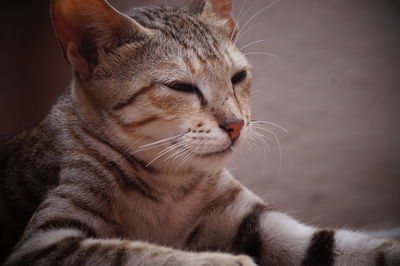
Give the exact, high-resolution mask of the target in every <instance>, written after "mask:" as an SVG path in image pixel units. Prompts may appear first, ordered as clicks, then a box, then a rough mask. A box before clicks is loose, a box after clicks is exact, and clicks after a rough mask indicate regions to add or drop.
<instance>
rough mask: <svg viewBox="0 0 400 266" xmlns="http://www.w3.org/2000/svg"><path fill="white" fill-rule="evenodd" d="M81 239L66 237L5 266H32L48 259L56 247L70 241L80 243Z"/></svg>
mask: <svg viewBox="0 0 400 266" xmlns="http://www.w3.org/2000/svg"><path fill="white" fill-rule="evenodd" d="M82 240H83V238H81V237H67V238H64V239H62V240H60V241H58V242H56V243H53V244H51V245H50V246H48V247H45V248H43V249H39V250H34V251H32V252H30V253H28V254H25V255H23V256H21V257H19V258H18V259H17V262H16V263H11V264H6V265H7V266H14V265H15V266H17V265H34V264H35V263H36V262H38V261H39V260H41V259H43V258H45V257H48V256H49V255H50V254H52V253H53V252H55V251H57V250H58V247H59V245H60V244H62V243H64V242H67V243H70V241H78V242H79V241H82Z"/></svg>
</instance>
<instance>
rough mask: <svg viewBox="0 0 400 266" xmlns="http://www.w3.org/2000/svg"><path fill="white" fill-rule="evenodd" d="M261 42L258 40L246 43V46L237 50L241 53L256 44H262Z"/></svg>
mask: <svg viewBox="0 0 400 266" xmlns="http://www.w3.org/2000/svg"><path fill="white" fill-rule="evenodd" d="M263 41H264V40H258V41H254V42H251V43H248V44H246V45H244V46H243V47H241V48H239V50H240V51H242V50H244V49H246V48H247V47H249V46H252V45H254V44H257V43H260V42H263Z"/></svg>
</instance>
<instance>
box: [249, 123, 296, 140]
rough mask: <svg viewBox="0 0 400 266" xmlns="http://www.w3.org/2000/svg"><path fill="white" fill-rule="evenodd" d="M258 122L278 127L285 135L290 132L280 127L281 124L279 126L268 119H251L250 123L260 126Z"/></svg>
mask: <svg viewBox="0 0 400 266" xmlns="http://www.w3.org/2000/svg"><path fill="white" fill-rule="evenodd" d="M260 124H261V125H264V124H266V125H271V126H275V127H277V128H279V129H281V130H283V132H285V133H286V134H287V135H289V136H290V132H289V131H288V130H287V129H285V128H284V127H282V126H280V125H278V124H276V123H272V122H268V121H261V120H253V121H251V125H259V126H260Z"/></svg>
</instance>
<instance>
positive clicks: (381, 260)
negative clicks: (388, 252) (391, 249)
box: [375, 252, 386, 266]
mask: <svg viewBox="0 0 400 266" xmlns="http://www.w3.org/2000/svg"><path fill="white" fill-rule="evenodd" d="M375 264H376V266H386V258H385V254H383V252H379V253H378V256H377V257H376V261H375Z"/></svg>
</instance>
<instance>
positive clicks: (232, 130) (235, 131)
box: [219, 120, 244, 141]
mask: <svg viewBox="0 0 400 266" xmlns="http://www.w3.org/2000/svg"><path fill="white" fill-rule="evenodd" d="M243 126H244V121H243V120H235V121H230V122H228V123H225V124H222V125H220V126H219V127H220V128H222V129H223V130H225V131H226V132H228V134H229V137H230V138H231V140H232V141H235V140H236V139H237V138H239V136H240V131H241V130H242V127H243Z"/></svg>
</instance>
